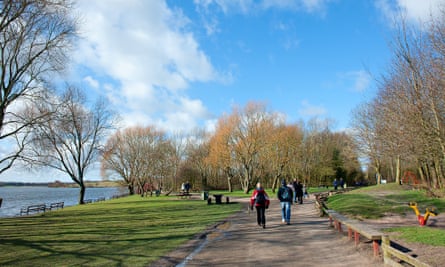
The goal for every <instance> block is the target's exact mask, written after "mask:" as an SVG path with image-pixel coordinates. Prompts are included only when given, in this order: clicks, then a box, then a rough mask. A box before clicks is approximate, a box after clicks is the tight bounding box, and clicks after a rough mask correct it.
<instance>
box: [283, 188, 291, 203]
mask: <svg viewBox="0 0 445 267" xmlns="http://www.w3.org/2000/svg"><path fill="white" fill-rule="evenodd" d="M289 190H290V189H289V188H288V187H287V186H286V187H284V188H283V192H281V199H283V200H290V194H289Z"/></svg>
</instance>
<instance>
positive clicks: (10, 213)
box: [0, 186, 128, 218]
mask: <svg viewBox="0 0 445 267" xmlns="http://www.w3.org/2000/svg"><path fill="white" fill-rule="evenodd" d="M79 192H80V189H79V188H53V187H46V186H5V187H0V198H3V203H2V205H1V207H0V218H4V217H14V216H19V215H20V209H21V208H22V207H25V206H29V205H35V204H47V205H49V204H50V203H55V202H65V206H74V205H77V204H78V202H79ZM127 192H128V191H127V190H126V188H123V187H100V188H87V189H86V192H85V199H93V200H94V199H99V198H105V199H110V198H112V197H113V196H116V195H122V194H125V193H127Z"/></svg>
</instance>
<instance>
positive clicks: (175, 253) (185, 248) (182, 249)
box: [148, 198, 249, 267]
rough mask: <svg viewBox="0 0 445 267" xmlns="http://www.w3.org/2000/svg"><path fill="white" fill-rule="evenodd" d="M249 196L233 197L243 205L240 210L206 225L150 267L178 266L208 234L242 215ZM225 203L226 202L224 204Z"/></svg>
mask: <svg viewBox="0 0 445 267" xmlns="http://www.w3.org/2000/svg"><path fill="white" fill-rule="evenodd" d="M248 201H249V199H248V198H232V200H231V202H232V203H233V202H239V203H241V205H242V207H241V209H240V210H239V211H237V212H235V213H234V214H232V215H230V216H228V217H226V218H225V219H223V220H221V221H218V222H216V223H214V224H212V225H209V226H208V227H206V228H205V229H204V230H203V231H202V232H199V233H196V234H195V235H193V237H192V238H191V239H190V240H188V241H186V242H185V243H184V244H182V245H180V246H178V247H177V248H175V249H173V250H172V251H170V252H168V253H167V254H166V255H164V256H161V257H160V258H159V259H158V260H156V261H154V262H152V263H150V265H148V267H158V266H164V267H171V266H176V265H178V264H180V263H181V262H183V261H184V259H185V258H186V257H187V256H189V255H190V254H191V253H192V252H193V251H194V250H196V249H197V248H198V247H200V246H201V245H202V244H203V243H204V242H205V241H206V239H207V236H208V235H210V234H212V233H214V232H216V231H217V229H218V227H219V226H221V225H223V224H226V223H229V222H230V221H231V220H233V219H234V218H236V217H238V216H242V215H243V213H244V212H245V210H246V209H247V208H248ZM223 205H224V204H223Z"/></svg>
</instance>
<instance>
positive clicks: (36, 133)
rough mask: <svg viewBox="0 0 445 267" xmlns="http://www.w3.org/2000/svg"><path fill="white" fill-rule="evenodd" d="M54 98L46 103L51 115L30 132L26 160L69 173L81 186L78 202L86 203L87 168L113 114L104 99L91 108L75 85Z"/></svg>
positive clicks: (96, 152) (95, 158) (93, 159)
mask: <svg viewBox="0 0 445 267" xmlns="http://www.w3.org/2000/svg"><path fill="white" fill-rule="evenodd" d="M54 102H55V103H54V104H53V105H48V106H46V107H44V108H46V109H47V110H48V111H49V112H48V114H50V119H49V120H47V121H45V122H44V123H42V124H39V125H37V126H36V127H34V128H33V129H32V132H30V136H31V137H32V143H30V144H29V145H28V146H27V147H26V149H25V151H24V155H25V160H26V161H27V162H28V163H31V164H32V165H36V166H41V167H50V168H53V169H56V170H58V171H61V172H63V173H65V174H67V175H68V176H69V177H70V178H71V179H72V180H73V182H75V183H76V184H77V185H78V186H79V187H80V194H79V204H84V196H85V189H86V187H85V175H86V172H87V170H88V168H89V167H91V166H92V165H93V164H94V163H95V162H96V160H97V159H98V157H99V156H100V152H101V150H102V146H103V145H102V141H103V139H104V137H105V136H106V135H108V134H109V131H110V130H111V129H112V123H113V117H114V115H113V113H112V112H111V111H110V110H109V109H108V108H107V105H106V104H105V103H104V102H103V101H98V102H97V103H96V104H95V105H94V106H93V107H92V108H91V109H89V108H88V107H87V106H86V104H87V101H86V98H85V95H84V94H83V92H82V91H80V89H77V88H74V87H69V88H67V90H66V92H65V93H64V94H63V95H62V97H61V98H57V99H55V101H54Z"/></svg>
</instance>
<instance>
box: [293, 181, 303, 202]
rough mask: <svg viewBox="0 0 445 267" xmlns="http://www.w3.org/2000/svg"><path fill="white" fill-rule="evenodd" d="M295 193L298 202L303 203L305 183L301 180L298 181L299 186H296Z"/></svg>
mask: <svg viewBox="0 0 445 267" xmlns="http://www.w3.org/2000/svg"><path fill="white" fill-rule="evenodd" d="M295 195H296V199H297V201H298V204H303V185H302V184H301V182H300V181H298V183H297V186H296V187H295Z"/></svg>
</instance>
